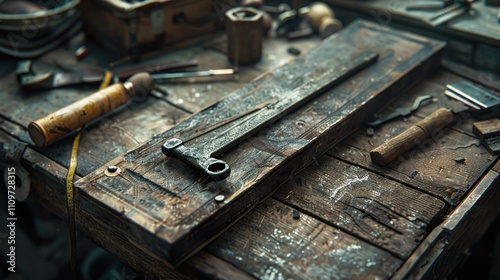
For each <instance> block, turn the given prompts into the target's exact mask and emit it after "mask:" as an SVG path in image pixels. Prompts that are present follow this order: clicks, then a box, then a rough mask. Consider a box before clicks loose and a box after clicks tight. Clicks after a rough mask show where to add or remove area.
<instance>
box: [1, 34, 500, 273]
mask: <svg viewBox="0 0 500 280" xmlns="http://www.w3.org/2000/svg"><path fill="white" fill-rule="evenodd" d="M293 44H295V45H296V46H299V47H301V48H302V50H305V49H308V48H309V47H311V46H312V45H314V43H311V42H309V41H301V42H298V43H293ZM269 46H272V48H269V49H265V55H264V60H263V61H262V63H260V64H258V65H256V66H255V67H253V68H250V69H247V70H248V72H246V73H249V74H248V76H246V77H247V79H246V80H245V78H243V80H240V81H239V82H229V83H228V82H218V83H213V82H208V83H206V82H202V83H195V84H175V85H165V86H163V87H164V88H166V89H167V90H168V92H169V95H167V96H166V97H165V99H166V101H167V102H164V101H160V102H155V101H157V100H155V99H152V100H153V101H150V100H148V101H146V102H150V103H144V104H135V105H131V106H130V107H128V108H127V109H126V110H124V111H122V112H119V113H117V114H116V115H113V116H110V117H109V118H106V121H105V122H103V123H98V124H96V125H94V126H90V127H89V128H88V130H87V131H86V132H85V134H87V138H83V139H82V145H83V146H82V147H84V148H81V151H85V152H83V153H82V152H80V156H79V164H81V165H82V167H81V168H82V169H79V174H80V175H86V174H87V172H91V171H92V170H93V168H94V169H95V166H97V165H99V163H100V162H103V163H102V164H105V163H106V162H107V161H109V160H111V159H113V158H115V157H116V156H117V155H120V154H122V152H123V151H126V150H129V149H131V148H133V147H134V146H135V145H136V144H137V142H142V141H145V140H146V139H148V138H149V137H151V136H152V135H153V134H156V133H157V132H154V131H156V130H155V128H156V129H157V130H158V131H160V132H161V131H163V130H166V129H168V128H170V127H171V126H172V125H173V124H175V123H177V122H178V121H179V120H181V119H183V118H185V117H187V116H189V114H190V113H191V112H195V111H197V110H199V109H200V108H203V107H205V106H206V105H208V104H211V103H213V102H215V101H216V100H218V99H219V98H221V97H223V96H225V95H226V94H228V93H229V92H231V91H232V90H234V89H236V88H237V87H238V86H241V85H243V84H245V83H247V82H249V81H250V80H251V79H252V78H253V77H255V76H256V75H258V74H259V73H261V72H262V71H263V70H265V69H267V68H268V67H272V66H273V65H281V64H283V63H285V62H286V61H287V60H288V59H290V58H292V56H291V55H289V54H287V53H286V48H287V47H288V45H287V44H283V42H279V41H271V42H270V44H269ZM193 52H194V53H195V56H197V55H199V54H201V56H200V57H204V58H203V59H200V58H199V59H200V61H201V62H202V65H207V67H210V66H209V65H210V64H209V63H210V62H214V61H215V62H216V64H218V63H220V65H225V64H226V62H225V60H223V59H224V58H225V57H224V55H223V54H221V53H219V52H216V51H213V50H208V51H204V52H201V51H200V50H199V49H194V50H193ZM184 55H185V57H192V56H193V54H192V53H191V54H189V53H188V54H184ZM167 59H168V58H167ZM205 59H206V60H205ZM203 61H205V62H203ZM203 63H207V64H203ZM210 68H215V67H210ZM244 77H245V76H244ZM240 78H241V77H240ZM2 79H3V80H2V86H5V85H6V84H7V85H11V86H12V87H11V88H10V89H9V90H8V91H3V92H2V95H3V94H10V95H9V99H5V100H13V101H15V102H17V103H14V105H12V106H9V105H8V104H5V103H3V104H0V106H3V107H0V112H1V115H2V116H3V117H7V119H10V120H13V119H16V118H19V119H20V120H21V121H16V122H17V124H14V123H13V122H12V121H9V120H6V119H2V120H1V121H0V128H1V129H2V130H3V131H6V132H8V133H9V134H11V135H14V136H16V137H18V138H21V139H25V140H27V138H26V137H27V134H26V133H25V128H24V127H23V124H24V125H25V124H27V122H29V120H30V119H29V117H27V116H37V115H43V114H44V112H37V110H33V109H32V107H33V106H35V105H36V104H46V105H47V106H48V107H47V108H52V109H57V108H59V107H62V106H64V105H65V104H67V103H69V102H71V100H69V99H70V98H74V99H77V98H78V97H77V96H76V95H77V94H82V93H83V94H84V93H85V92H87V93H89V92H91V91H92V90H93V89H90V88H86V89H83V90H76V89H74V88H72V89H71V90H65V91H62V90H61V91H59V92H57V91H56V92H55V93H45V94H42V95H41V96H27V95H25V94H23V93H21V92H20V91H19V90H18V89H16V87H15V86H14V85H13V83H14V82H13V80H12V76H4V77H3V78H2ZM458 79H459V78H458V77H456V76H454V75H451V74H449V73H446V72H445V71H442V70H439V71H438V72H437V73H436V74H435V75H433V76H432V77H431V78H430V79H426V81H425V82H423V83H421V84H419V85H418V86H417V87H415V88H414V89H412V90H411V91H409V92H404V93H401V97H400V98H398V100H397V101H396V102H395V103H392V104H390V105H389V109H388V110H390V108H391V107H396V106H399V105H410V104H411V103H412V102H413V100H414V98H415V97H416V96H418V95H423V94H429V92H432V93H435V95H436V98H437V99H438V100H439V101H438V102H436V103H437V104H436V103H433V104H431V105H428V106H427V107H424V108H422V110H421V111H419V112H417V113H416V114H414V115H413V116H412V117H410V118H408V119H401V120H396V121H394V122H392V123H388V124H387V125H385V126H383V127H381V128H380V129H377V130H376V131H375V136H374V137H373V138H368V137H366V136H365V135H364V132H365V129H364V128H361V129H360V130H359V131H358V132H357V133H356V134H355V135H354V136H353V137H350V138H349V139H348V140H346V141H344V142H343V143H342V145H341V146H340V148H338V149H334V150H332V151H331V152H330V153H329V154H330V155H325V156H323V157H321V158H318V159H317V160H316V163H313V164H312V165H311V166H310V167H309V168H307V169H305V170H304V171H302V172H301V173H300V174H296V175H295V176H293V177H292V178H291V179H290V180H289V181H288V183H286V184H285V185H284V186H283V187H282V188H281V189H280V190H279V191H278V192H277V193H276V194H275V195H274V196H273V197H271V198H269V199H268V200H267V201H266V202H265V203H263V204H261V205H258V206H257V207H256V208H255V210H254V211H252V212H250V213H249V214H248V215H247V216H246V217H245V218H243V219H242V220H241V221H239V222H237V223H236V224H234V226H232V227H231V228H230V229H229V230H228V231H226V232H225V233H223V234H222V235H221V236H220V237H219V238H218V239H216V240H215V241H214V242H212V243H210V244H209V245H208V246H207V247H206V249H205V250H203V251H202V252H200V253H198V254H196V255H194V256H193V257H191V258H190V259H188V260H187V261H186V262H184V263H183V264H182V265H181V267H179V268H177V269H172V268H170V267H169V265H168V264H167V262H165V261H164V260H162V259H160V258H158V256H157V254H156V253H153V252H151V250H149V249H147V248H146V246H148V244H145V243H141V244H139V243H137V242H135V241H134V240H133V239H131V238H130V234H129V233H130V232H132V234H133V235H134V236H139V238H141V237H143V236H144V232H141V231H135V230H134V228H133V224H128V223H125V224H122V227H115V226H111V225H112V224H113V223H115V222H116V223H118V222H119V221H120V220H121V219H123V218H124V215H126V214H127V213H128V212H127V211H124V212H121V213H120V212H118V213H111V212H110V213H109V215H108V214H106V215H103V213H105V212H109V211H107V209H102V206H101V205H98V204H94V203H91V202H92V199H89V197H85V195H86V194H85V193H83V192H81V191H79V195H82V196H84V198H82V199H81V200H79V201H78V203H79V206H78V209H79V211H78V222H79V223H80V224H83V225H89V226H84V227H80V231H81V232H82V233H84V234H85V235H87V236H89V237H91V238H92V239H93V240H94V241H95V242H96V243H97V244H99V245H101V246H103V247H104V248H106V249H107V250H109V251H110V252H112V253H113V254H115V255H117V256H119V257H120V258H121V259H122V260H123V261H125V262H127V263H128V264H130V265H131V266H132V267H134V268H135V269H137V270H139V271H141V272H143V273H144V275H145V276H146V277H148V278H158V279H164V278H165V277H169V278H182V277H183V276H182V275H181V273H185V274H187V275H190V276H192V277H198V278H203V277H205V278H206V277H215V278H220V279H236V278H237V279H246V278H254V277H255V278H268V279H280V277H291V278H303V279H310V278H315V277H316V278H321V277H324V278H328V279H330V278H334V277H339V276H342V277H343V278H353V279H367V278H389V277H391V275H393V274H394V273H399V274H397V275H403V274H401V273H406V272H405V271H403V270H401V271H400V272H398V268H399V267H400V266H401V265H403V264H405V265H404V266H403V267H402V269H405V268H408V266H406V263H408V261H409V260H411V259H417V260H418V261H421V260H425V257H424V256H420V255H417V254H416V253H418V251H415V253H413V254H412V252H413V250H414V249H415V248H416V247H417V246H419V244H420V246H425V245H422V244H424V243H422V242H423V241H422V240H425V239H424V238H426V236H430V235H428V234H429V232H431V231H432V230H433V229H434V228H435V227H436V225H437V224H439V223H441V222H442V220H443V219H445V218H446V216H444V215H445V214H446V213H448V212H449V211H450V210H452V209H455V207H457V208H456V209H457V210H458V209H459V208H460V206H457V205H458V203H459V202H460V201H461V200H462V199H464V197H465V194H466V193H467V192H468V191H470V190H471V189H472V187H473V186H474V184H475V183H476V182H477V180H478V179H479V178H480V177H481V176H482V175H483V173H484V171H485V170H487V169H488V167H489V166H491V165H493V163H495V160H496V158H495V157H491V156H489V155H488V154H487V153H486V151H485V149H484V148H482V147H477V146H475V145H476V144H475V143H476V142H474V141H476V139H474V137H473V134H472V130H471V126H470V125H468V124H469V122H470V124H472V122H471V121H470V120H464V121H462V122H461V123H459V124H457V125H454V126H453V127H452V128H449V129H446V130H445V133H444V135H443V136H442V138H440V139H444V140H442V141H441V142H432V143H430V144H429V147H427V149H428V151H432V152H433V153H437V158H438V159H435V158H434V157H429V158H428V159H425V158H424V157H422V156H419V159H417V160H415V161H414V160H411V161H409V163H407V165H405V164H404V163H401V165H402V167H392V169H391V168H387V169H383V170H378V169H374V168H372V167H371V166H370V164H369V162H367V161H366V160H368V158H366V160H365V162H364V163H365V165H366V166H365V165H363V164H360V163H359V162H361V159H359V161H356V157H354V156H352V157H353V158H354V159H353V163H351V162H350V160H351V158H349V157H345V156H343V155H342V153H341V152H342V151H344V152H346V153H351V152H350V151H351V149H350V148H349V147H350V146H351V145H354V144H355V143H360V145H359V146H360V147H365V146H371V145H372V144H370V143H371V141H373V140H374V139H378V140H377V141H383V139H386V138H388V137H390V135H394V134H397V132H398V131H402V130H404V129H405V128H406V127H408V126H409V125H411V123H414V122H416V121H418V120H419V119H421V118H423V117H425V115H426V114H427V113H428V112H432V111H433V110H434V109H435V108H437V107H434V106H441V104H439V102H444V99H443V96H441V95H440V94H441V93H442V90H443V89H444V87H445V84H446V83H448V82H453V81H456V80H458ZM209 85H210V86H209ZM231 87H233V89H231ZM75 91H76V92H75ZM197 92H198V93H200V95H198V94H196V93H197ZM14 93H17V95H16V94H14ZM63 93H64V94H63ZM73 94H74V95H73ZM19 96H20V97H19ZM56 96H57V98H56ZM24 98H28V100H29V101H30V102H24V101H23V99H24ZM44 99H47V100H44ZM150 99H151V98H150ZM181 100H182V101H181ZM321 101H324V100H321ZM9 102H10V101H9ZM37 102H38V103H37ZM58 102H59V103H58ZM157 103H158V104H157ZM171 103H173V104H174V105H175V106H172V105H171ZM58 104H59V105H58ZM16 106H17V107H19V108H21V110H24V111H23V112H22V113H20V114H18V115H17V117H16V115H14V117H13V116H11V114H10V113H11V112H12V113H14V112H13V111H12V110H10V109H9V108H14V107H16ZM44 106H45V105H44ZM50 106H52V107H50ZM142 106H144V107H142ZM148 106H152V107H154V108H157V109H159V110H160V111H159V112H163V111H161V110H166V112H169V113H165V114H164V115H163V119H161V118H157V116H154V114H148V110H147V107H148ZM179 106H180V107H181V108H182V109H180V108H179ZM39 107H40V108H42V106H39ZM326 107H327V104H322V102H318V103H316V104H315V106H314V107H313V108H314V109H309V110H312V111H313V112H315V113H318V112H321V111H322V110H325V108H326ZM30 108H31V109H30ZM38 110H39V109H38ZM45 110H47V112H50V109H45V107H43V111H45ZM6 112H8V113H9V114H6ZM16 112H17V111H16ZM302 113H303V112H302ZM172 115H173V116H174V117H172V118H171V117H170V116H172ZM292 117H293V116H292ZM149 118H152V120H153V121H152V124H151V125H152V130H151V131H149V130H148V129H144V126H138V125H134V124H137V122H140V124H144V123H148V120H149ZM155 120H156V121H155ZM161 120H163V122H162V121H161ZM293 120H294V121H295V124H296V126H297V127H296V129H299V128H301V127H302V125H303V123H308V122H309V121H310V119H306V120H303V119H302V118H300V117H299V116H296V117H293ZM120 128H126V129H120ZM285 132H286V131H285ZM285 132H283V131H281V132H280V133H285ZM286 133H290V132H286ZM381 133H382V134H381ZM85 134H84V136H85ZM117 135H118V136H117ZM126 135H127V136H126ZM0 136H1V137H0V139H1V142H2V143H5V142H6V141H9V140H8V139H9V137H10V136H7V135H3V136H2V134H0ZM115 136H117V137H115ZM131 136H133V137H131ZM23 137H24V138H23ZM105 137H109V138H106V139H103V138H105ZM119 137H123V138H125V139H118V138H119ZM133 138H135V139H140V140H139V141H134V140H133ZM99 139H100V140H99ZM109 139H113V141H111V140H110V141H106V140H109ZM143 139H144V140H143ZM102 140H103V143H102V145H101V144H99V145H95V143H96V142H95V141H102ZM114 140H116V141H114ZM448 142H449V143H450V144H451V146H447V144H448ZM99 143H100V142H99ZM269 143H270V142H269V141H262V142H259V143H258V145H268V144H269ZM367 143H368V144H367ZM464 143H465V144H464ZM356 145H357V144H356ZM453 145H454V146H453ZM458 146H464V147H458ZM465 146H466V147H465ZM69 147H70V140H65V141H63V142H60V143H59V145H58V147H57V148H54V150H50V151H49V150H47V151H48V152H47V155H41V154H40V152H43V153H45V151H40V150H38V151H37V150H31V149H30V148H29V150H28V151H27V152H26V154H25V157H24V160H23V163H24V165H25V166H27V167H28V170H29V171H30V173H32V174H33V177H34V181H35V184H34V185H33V198H35V199H37V200H38V201H40V203H42V204H44V205H45V206H46V207H48V208H49V209H51V210H52V211H54V212H55V213H57V214H59V215H61V216H64V215H65V208H64V205H65V202H64V199H65V198H64V178H65V176H66V174H65V173H66V166H67V162H68V157H69V156H68V155H69V152H68V151H69ZM457 147H458V148H457ZM440 148H443V149H440ZM452 148H453V149H452ZM0 150H1V149H0ZM440 150H443V151H441V152H440ZM426 151H427V150H426ZM86 153H90V154H91V155H86ZM353 153H356V154H358V153H361V154H362V153H364V151H358V149H353ZM440 153H441V154H440ZM446 153H448V155H446ZM331 155H334V156H333V157H332V156H331ZM457 156H463V157H465V158H466V159H467V161H466V162H467V164H466V165H463V166H462V165H454V164H450V163H449V161H448V159H451V160H452V161H453V159H454V158H455V157H457ZM357 157H358V158H360V156H357ZM435 160H440V161H442V162H443V163H444V164H446V165H442V164H437V166H440V168H439V169H438V172H436V170H435V168H436V165H435V163H434V161H435ZM94 161H95V162H94ZM61 163H62V164H61ZM412 163H413V165H412ZM452 163H454V161H453V162H452ZM102 164H101V165H102ZM441 167H443V168H442V169H441ZM493 169H496V170H497V172H498V170H499V168H498V162H497V164H496V165H495V167H493ZM339 170H340V172H341V173H340V174H339ZM415 171H416V172H415ZM445 172H446V173H445ZM443 173H444V174H446V176H445V177H444V178H443V176H442V174H443ZM379 174H381V175H382V176H380V175H379ZM365 178H366V179H365ZM368 179H369V180H368ZM442 185H443V186H444V187H441V186H442ZM270 187H275V186H272V185H271V186H270ZM144 190H145V189H143V188H141V189H140V190H139V192H137V193H133V192H130V193H128V195H130V197H131V198H132V199H134V200H135V199H139V198H140V196H141V195H142V193H141V192H142V191H144ZM483 190H484V188H483ZM488 190H492V189H488ZM488 192H490V191H488ZM485 193H486V192H485ZM479 196H481V197H486V196H485V195H483V194H481V193H479ZM497 201H498V200H497V198H496V196H494V197H493V200H484V199H478V200H477V202H476V204H475V205H476V206H477V207H476V206H473V207H469V208H470V209H472V210H474V209H481V207H480V206H481V205H484V204H485V205H496V204H497ZM126 210H129V209H126ZM293 210H297V211H298V212H299V213H300V219H298V220H295V219H293V217H292V215H293V214H292V212H293ZM473 212H474V211H470V213H473ZM462 213H464V212H462ZM139 214H140V213H139ZM457 216H460V215H458V214H457ZM462 217H464V218H463V219H462V221H464V222H467V223H465V224H464V225H465V226H467V225H470V222H471V220H470V219H468V218H466V217H467V216H466V215H462ZM478 217H481V216H480V215H479V216H478ZM477 220H478V221H480V220H481V219H477ZM103 221H105V222H103ZM459 224H460V223H459ZM485 224H486V223H485ZM450 228H451V227H450ZM452 230H453V229H452ZM480 231H481V229H478V230H477V231H475V233H477V234H479V233H480ZM464 236H465V235H464ZM430 237H432V236H430ZM454 238H455V237H454ZM456 238H458V237H456ZM473 239H474V238H473V237H471V238H469V237H467V236H466V238H464V240H463V243H464V246H466V245H470V243H471V242H472V241H473ZM449 245H450V247H451V245H453V244H449ZM429 247H430V246H429ZM451 251H452V253H453V252H454V251H453V250H451ZM436 262H437V260H431V263H436ZM452 263H453V261H450V264H452ZM339 268H342V269H339Z"/></svg>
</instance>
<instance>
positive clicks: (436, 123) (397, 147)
mask: <svg viewBox="0 0 500 280" xmlns="http://www.w3.org/2000/svg"><path fill="white" fill-rule="evenodd" d="M452 121H453V113H452V112H451V111H450V110H448V109H445V108H440V109H438V110H436V111H435V112H434V113H432V114H430V115H429V116H427V117H426V118H425V119H423V120H421V121H419V122H417V123H416V124H414V125H413V126H411V127H410V128H408V129H407V130H405V131H403V132H402V133H401V134H399V135H398V136H396V137H394V138H392V139H390V140H389V141H387V142H386V143H384V144H382V145H380V146H378V147H377V148H375V149H373V150H372V151H371V152H370V157H371V159H372V161H373V162H374V163H375V164H377V165H379V166H385V165H387V164H388V163H389V162H391V161H393V160H394V159H395V158H397V157H398V156H399V155H401V154H403V153H405V152H407V151H408V150H410V149H411V148H413V147H414V146H416V145H418V144H419V143H420V142H422V140H424V139H425V138H427V137H429V136H431V135H432V134H433V133H435V132H436V130H437V129H441V128H443V127H445V126H447V125H449V124H450V123H451V122H452Z"/></svg>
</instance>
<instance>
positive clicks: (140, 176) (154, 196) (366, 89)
mask: <svg viewBox="0 0 500 280" xmlns="http://www.w3.org/2000/svg"><path fill="white" fill-rule="evenodd" d="M355 46H357V48H356V47H355ZM442 47H443V44H442V43H440V42H436V41H432V40H427V39H425V38H422V37H418V36H414V35H410V34H405V33H401V32H397V31H395V30H391V29H389V28H385V27H381V26H378V25H375V24H371V23H367V22H361V21H360V22H356V23H354V24H353V25H351V27H350V28H346V29H344V30H343V31H342V32H340V33H338V34H337V35H335V36H333V37H331V38H329V39H327V40H325V41H324V42H323V43H322V44H321V45H320V46H318V47H317V48H315V49H313V50H312V51H311V52H309V53H308V54H306V55H305V56H304V57H301V58H300V59H298V60H296V61H295V62H293V63H290V64H287V65H285V66H284V67H281V68H279V69H277V70H275V71H273V72H271V73H268V74H267V75H264V76H261V78H260V79H258V80H256V81H254V82H252V83H250V84H249V85H248V86H246V87H244V88H242V89H241V90H239V91H237V92H235V93H234V94H233V95H231V96H230V97H228V98H227V99H224V100H223V101H221V102H219V103H218V104H216V105H215V106H213V107H211V108H210V109H208V110H204V111H202V112H201V113H198V114H196V115H194V116H192V117H191V118H189V119H187V120H186V121H183V122H182V123H180V124H179V125H178V126H176V127H174V128H173V129H171V130H169V131H167V132H165V133H164V134H162V135H160V136H157V137H155V138H153V139H152V140H151V141H149V142H148V143H146V144H144V145H141V146H140V147H138V148H137V149H135V150H133V151H131V152H129V153H127V154H126V155H125V156H124V157H119V158H117V159H115V160H113V161H112V162H111V163H110V164H114V165H117V166H119V167H120V168H121V169H122V172H121V174H120V176H116V177H107V176H104V175H103V170H104V168H99V169H98V170H96V171H95V172H93V173H92V174H91V175H89V176H87V177H85V178H84V179H82V180H80V181H79V182H77V184H76V186H77V187H78V188H79V193H80V196H79V198H78V199H79V200H82V202H81V203H80V204H81V205H84V204H85V202H84V200H89V201H92V203H94V204H95V203H101V204H102V209H103V211H109V213H102V215H101V216H108V215H116V214H117V213H120V214H119V215H120V219H116V220H114V221H113V223H115V222H116V224H114V226H116V227H117V228H127V229H128V232H129V233H128V235H129V238H130V239H133V240H137V242H140V243H141V244H142V245H143V246H144V247H145V248H148V249H149V250H151V251H152V252H153V253H155V254H156V255H158V256H159V257H161V258H163V259H166V260H168V261H170V262H172V263H178V262H179V261H181V260H182V259H184V258H185V257H187V256H188V255H189V254H191V253H193V252H194V250H195V249H196V248H199V247H200V246H202V245H203V244H204V243H205V242H207V241H209V240H210V239H212V238H213V237H214V236H215V234H216V233H219V232H220V231H221V230H222V229H223V228H225V227H226V226H228V225H230V224H231V223H232V222H233V221H234V220H235V219H238V218H241V217H242V214H243V213H245V212H247V211H249V210H250V209H251V208H252V207H253V206H254V205H255V204H256V203H257V202H259V201H261V200H262V199H263V198H265V197H266V196H268V195H269V194H270V193H272V192H273V191H274V190H275V189H276V188H277V187H278V186H279V185H280V184H281V183H283V182H284V181H286V180H287V179H288V178H289V176H290V175H291V174H293V173H294V172H296V171H298V170H301V169H302V168H304V167H305V166H306V165H307V164H308V163H309V162H311V161H312V160H313V159H314V158H315V157H317V156H319V155H320V154H321V153H324V152H325V151H326V150H327V149H328V148H329V147H330V146H331V145H332V144H334V143H336V142H338V141H340V140H341V139H342V138H344V137H346V136H347V135H348V134H350V133H351V132H352V128H353V127H356V126H357V125H359V124H360V123H361V122H362V120H363V119H364V118H366V117H367V116H368V115H369V114H370V113H373V112H374V111H375V108H376V107H377V106H379V105H380V104H381V103H384V102H386V101H387V100H388V99H390V98H393V97H394V96H396V95H397V94H398V93H399V92H400V91H401V90H403V89H404V88H406V87H407V86H409V85H410V84H411V83H413V82H417V81H418V80H419V79H421V78H422V76H423V73H427V71H428V70H429V69H434V68H435V66H436V63H437V61H438V58H439V56H438V54H439V50H440V49H441V48H442ZM364 49H372V50H377V51H378V52H379V53H380V59H379V61H378V62H377V63H376V64H375V65H373V66H371V67H370V69H369V70H365V71H364V72H361V73H360V74H358V75H356V76H355V77H353V78H352V79H350V80H349V81H346V82H344V83H342V84H341V85H339V86H337V87H335V88H334V89H332V90H330V91H328V92H327V93H325V94H324V95H322V96H320V97H319V98H318V99H316V100H313V101H311V103H310V105H309V106H305V107H304V108H301V109H300V110H297V111H296V112H294V113H292V114H290V115H287V116H286V117H285V118H283V119H282V120H280V121H278V122H276V123H275V124H273V125H272V126H271V127H270V128H268V129H266V130H264V131H263V132H261V133H259V134H258V136H257V137H253V138H251V139H249V140H248V141H245V142H244V143H242V144H240V145H239V146H238V147H237V148H235V149H233V150H231V152H228V153H227V154H225V155H224V156H223V157H222V158H223V159H224V160H225V161H226V162H228V163H229V164H230V165H231V166H232V169H233V174H232V175H231V176H230V177H229V178H228V179H227V180H225V181H222V182H213V181H210V180H209V179H208V178H204V177H202V176H201V174H200V173H199V172H197V171H193V169H192V168H191V167H188V166H185V165H184V164H183V163H181V162H180V161H178V160H176V159H168V158H166V157H165V156H164V155H163V154H162V153H161V151H160V145H161V144H163V142H164V141H165V140H167V139H169V138H171V137H172V136H176V137H180V138H181V139H182V138H189V136H192V135H193V134H196V133H197V131H196V130H197V129H203V128H205V127H208V126H210V125H212V124H214V123H217V122H218V121H220V119H221V118H227V117H230V116H231V114H238V113H240V112H241V111H242V110H245V106H248V104H245V103H244V102H241V100H242V97H246V98H249V97H250V98H251V99H255V101H256V102H259V98H260V99H262V98H266V94H269V93H272V92H276V91H278V92H283V93H285V92H287V91H288V90H292V89H294V88H296V87H297V86H299V85H300V84H301V83H305V82H308V81H309V80H310V78H313V77H316V76H315V75H318V73H322V72H324V71H325V70H326V69H331V68H332V61H335V60H334V59H333V58H335V57H338V56H344V57H349V56H352V55H355V54H356V53H359V52H360V51H362V50H364ZM332 59H333V60H332ZM333 67H335V66H333ZM337 67H338V66H337ZM304 73H306V75H309V76H304ZM259 94H260V95H259ZM267 98H268V97H267ZM263 100H267V99H263ZM207 137H208V136H207ZM218 194H223V195H225V197H226V200H225V202H224V203H221V204H217V203H215V202H214V200H213V198H214V196H216V195H218ZM112 213H116V214H112ZM152 236H154V238H151V237H152Z"/></svg>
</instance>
